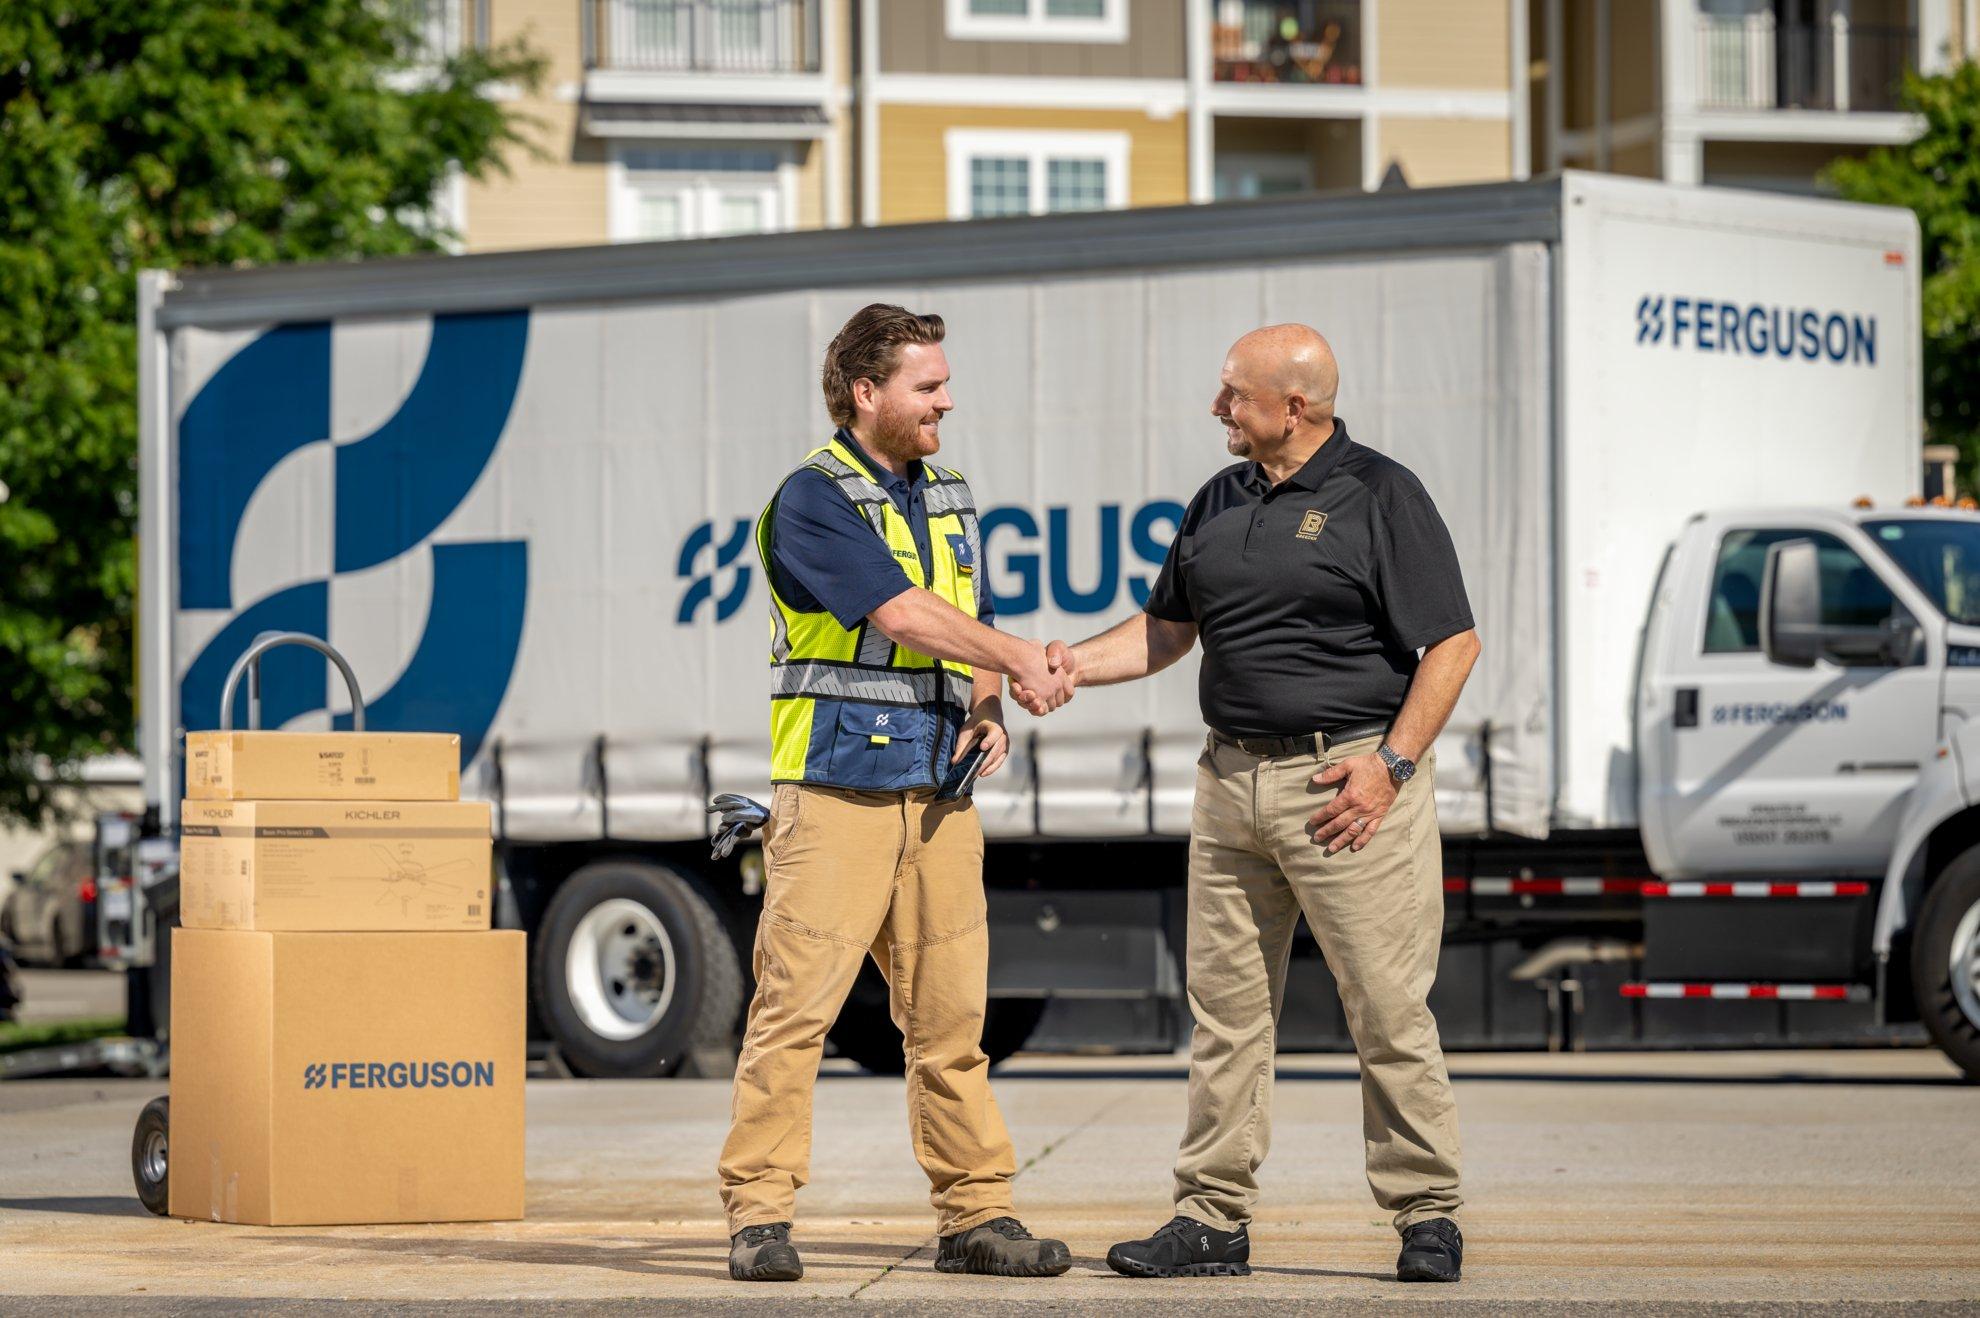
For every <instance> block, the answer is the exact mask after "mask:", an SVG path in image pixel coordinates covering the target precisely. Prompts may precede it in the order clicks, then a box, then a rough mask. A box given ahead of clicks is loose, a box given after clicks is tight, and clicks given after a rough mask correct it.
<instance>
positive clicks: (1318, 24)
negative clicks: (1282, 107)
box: [1211, 0, 1361, 86]
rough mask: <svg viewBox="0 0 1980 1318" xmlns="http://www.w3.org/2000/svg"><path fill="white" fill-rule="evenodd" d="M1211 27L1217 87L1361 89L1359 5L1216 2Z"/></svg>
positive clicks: (1324, 0) (1333, 0)
mask: <svg viewBox="0 0 1980 1318" xmlns="http://www.w3.org/2000/svg"><path fill="white" fill-rule="evenodd" d="M1212 21H1213V23H1214V24H1215V26H1214V28H1213V30H1212V33H1211V52H1212V65H1211V76H1212V77H1213V78H1214V79H1215V80H1216V81H1218V82H1241V83H1277V84H1281V85H1284V84H1295V85H1300V84H1303V85H1308V86H1316V85H1317V86H1329V85H1333V86H1341V85H1345V86H1358V85H1360V83H1361V4H1360V0H1303V2H1302V3H1294V4H1286V3H1282V2H1281V0H1270V2H1269V3H1267V2H1264V0H1216V3H1215V5H1214V7H1213V9H1212Z"/></svg>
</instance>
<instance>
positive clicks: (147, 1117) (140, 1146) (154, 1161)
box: [131, 1098, 172, 1217]
mask: <svg viewBox="0 0 1980 1318" xmlns="http://www.w3.org/2000/svg"><path fill="white" fill-rule="evenodd" d="M171 1117H172V1100H171V1099H169V1098H154V1099H152V1100H151V1101H150V1102H149V1103H146V1104H145V1105H144V1111H142V1112H140V1113H138V1119H137V1129H136V1130H135V1131H133V1132H132V1133H131V1179H132V1180H133V1181H135V1182H136V1183H137V1197H138V1202H139V1203H141V1204H143V1205H144V1206H145V1207H146V1208H147V1209H149V1210H150V1211H152V1212H154V1213H156V1214H158V1215H159V1216H160V1217H163V1216H165V1214H166V1212H167V1209H168V1195H167V1189H168V1187H169V1184H170V1182H169V1181H168V1179H167V1178H168V1175H169V1172H170V1166H169V1164H168V1162H167V1159H166V1153H167V1151H168V1140H167V1138H166V1136H167V1133H168V1131H169V1130H170V1128H171Z"/></svg>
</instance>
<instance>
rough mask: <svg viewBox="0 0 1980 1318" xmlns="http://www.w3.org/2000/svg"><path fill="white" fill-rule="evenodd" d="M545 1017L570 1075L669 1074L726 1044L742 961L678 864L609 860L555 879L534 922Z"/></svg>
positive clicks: (726, 1048) (730, 1044)
mask: <svg viewBox="0 0 1980 1318" xmlns="http://www.w3.org/2000/svg"><path fill="white" fill-rule="evenodd" d="M533 980H534V986H535V990H536V993H535V997H536V1001H537V1004H538V1006H539V1008H540V1009H541V1011H542V1014H543V1023H544V1025H545V1027H546V1028H547V1029H548V1030H549V1031H550V1036H551V1037H552V1038H553V1039H555V1040H556V1042H557V1046H558V1048H559V1050H560V1051H561V1052H562V1053H563V1057H564V1061H565V1063H566V1064H567V1065H568V1066H569V1067H570V1068H571V1070H572V1071H574V1072H576V1073H577V1074H578V1075H583V1076H595V1077H599V1078H606V1079H629V1078H636V1077H646V1076H662V1075H671V1074H673V1073H674V1072H675V1071H677V1070H679V1069H680V1066H681V1063H682V1062H683V1061H684V1060H685V1059H687V1058H689V1057H691V1056H697V1057H698V1056H705V1055H708V1054H710V1053H721V1052H732V1051H733V1048H734V1039H735V1030H736V1021H737V1019H738V1017H739V1016H740V1015H741V1014H742V1003H743V976H742V964H741V962H740V960H739V958H738V957H737V955H736V946H735V943H734V942H732V941H731V940H730V938H729V934H728V931H727V929H726V928H724V926H723V923H722V918H721V916H720V915H719V914H718V913H717V912H716V910H715V907H714V906H713V904H712V903H710V902H709V900H708V899H707V898H706V897H704V896H703V895H702V894H701V893H700V892H699V891H698V890H697V889H696V887H695V885H694V884H693V883H692V882H691V881H690V880H689V879H688V878H687V877H686V876H685V875H683V874H681V873H680V872H679V871H677V870H674V869H670V868H669V867H667V866H665V865H658V864H652V863H649V862H645V861H631V860H607V861H599V862H596V863H595V864H591V865H586V866H585V867H584V868H583V869H581V870H579V871H578V872H577V873H575V874H573V875H571V876H570V878H568V879H566V880H564V883H563V885H562V886H561V887H560V888H558V890H557V895H556V897H555V898H554V899H552V901H551V903H550V909H549V910H548V911H547V912H545V913H544V917H543V924H542V925H541V927H540V928H539V929H538V930H537V936H536V955H535V964H534V967H533Z"/></svg>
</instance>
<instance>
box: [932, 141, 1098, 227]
mask: <svg viewBox="0 0 1980 1318" xmlns="http://www.w3.org/2000/svg"><path fill="white" fill-rule="evenodd" d="M1132 145H1133V142H1132V139H1131V138H1129V136H1128V135H1127V134H1126V133H1109V132H1087V131H1081V130H1077V129H1049V130H1045V129H1041V130H1039V131H1036V132H1021V131H1016V130H1013V129H1006V128H951V129H949V130H948V131H947V132H946V133H944V134H943V135H942V147H943V152H944V154H945V155H946V156H947V157H948V162H949V163H948V168H949V218H950V219H952V220H967V219H969V218H970V210H969V201H970V197H969V164H970V161H972V160H978V159H982V158H985V157H992V158H996V159H1009V158H1011V157H1013V156H1017V157H1022V158H1023V159H1025V160H1027V161H1029V162H1030V167H1031V173H1030V179H1029V183H1030V187H1031V213H1032V214H1033V215H1045V214H1048V213H1050V212H1048V211H1047V210H1046V209H1045V207H1046V200H1047V195H1048V194H1047V191H1046V177H1045V176H1046V172H1047V171H1046V162H1047V161H1050V160H1054V159H1060V160H1063V159H1079V160H1093V159H1096V158H1097V159H1099V160H1101V161H1103V162H1104V163H1105V164H1106V167H1107V204H1106V209H1108V210H1120V209H1121V208H1123V207H1124V206H1126V205H1127V204H1128V155H1129V151H1130V149H1131V147H1132ZM1067 213H1068V214H1077V213H1078V212H1067Z"/></svg>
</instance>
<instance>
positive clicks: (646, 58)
mask: <svg viewBox="0 0 1980 1318" xmlns="http://www.w3.org/2000/svg"><path fill="white" fill-rule="evenodd" d="M580 3H581V4H582V5H583V6H584V8H583V14H584V55H585V64H586V66H587V67H589V68H595V69H624V70H628V71H632V72H639V73H815V72H816V71H817V70H818V50H819V31H818V10H819V4H818V0H580Z"/></svg>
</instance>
